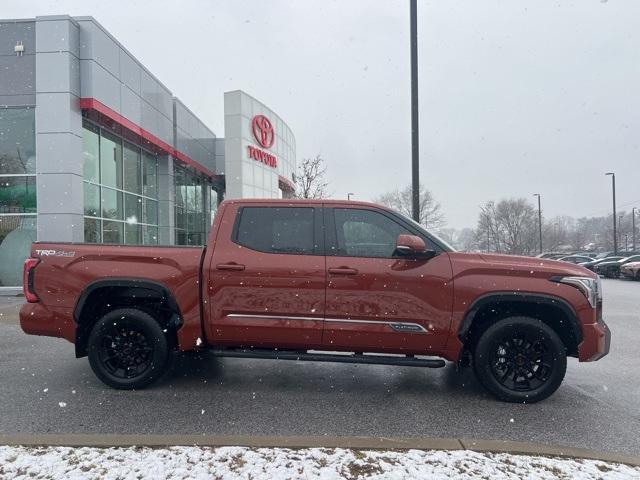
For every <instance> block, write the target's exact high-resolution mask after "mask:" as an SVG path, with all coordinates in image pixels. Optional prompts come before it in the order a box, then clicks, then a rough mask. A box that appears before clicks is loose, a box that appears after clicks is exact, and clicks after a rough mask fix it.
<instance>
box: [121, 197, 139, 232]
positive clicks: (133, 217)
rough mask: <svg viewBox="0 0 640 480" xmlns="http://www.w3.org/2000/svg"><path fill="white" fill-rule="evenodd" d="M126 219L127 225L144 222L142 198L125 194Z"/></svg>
mask: <svg viewBox="0 0 640 480" xmlns="http://www.w3.org/2000/svg"><path fill="white" fill-rule="evenodd" d="M124 197H125V200H124V219H125V221H126V222H127V223H131V224H133V223H140V222H141V221H142V197H138V196H136V195H130V194H128V193H127V194H125V196H124Z"/></svg>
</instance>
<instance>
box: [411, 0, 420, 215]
mask: <svg viewBox="0 0 640 480" xmlns="http://www.w3.org/2000/svg"><path fill="white" fill-rule="evenodd" d="M409 44H410V54H411V55H410V56H411V215H412V216H413V219H414V220H415V221H416V222H419V221H420V180H419V179H420V146H419V145H420V133H419V130H418V1H417V0H409Z"/></svg>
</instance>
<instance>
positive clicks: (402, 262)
mask: <svg viewBox="0 0 640 480" xmlns="http://www.w3.org/2000/svg"><path fill="white" fill-rule="evenodd" d="M325 223H326V225H327V305H326V315H325V329H324V335H323V343H324V345H325V348H327V347H333V348H336V349H337V350H349V351H369V352H374V351H378V352H389V353H391V352H397V353H402V352H404V351H414V352H420V351H424V352H425V354H428V351H430V350H437V349H440V348H442V347H444V345H445V343H446V340H447V337H448V334H449V325H450V321H451V305H452V295H453V285H452V282H451V274H452V271H451V263H450V260H449V256H448V255H447V253H446V252H444V251H440V253H439V255H437V256H436V257H434V258H431V259H430V260H417V259H406V258H401V257H396V256H394V252H395V247H396V239H397V237H398V235H399V234H412V235H415V234H417V233H419V231H417V230H413V228H412V227H411V226H410V225H408V224H406V223H405V222H404V221H402V220H401V219H398V218H396V217H395V216H394V215H392V214H390V213H389V214H387V213H386V212H385V213H382V212H381V211H379V210H375V209H368V208H366V207H359V206H358V207H353V208H350V207H349V208H342V207H340V208H326V210H325ZM421 236H422V238H424V239H425V242H426V243H427V246H428V248H433V249H438V250H441V249H439V247H438V246H437V245H435V244H434V243H433V242H432V241H431V240H430V239H429V238H428V237H426V236H425V235H424V234H422V235H421Z"/></svg>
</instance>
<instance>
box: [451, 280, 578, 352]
mask: <svg viewBox="0 0 640 480" xmlns="http://www.w3.org/2000/svg"><path fill="white" fill-rule="evenodd" d="M500 302H504V303H507V302H508V303H522V304H527V303H529V304H532V303H535V304H537V305H540V304H543V305H551V306H553V307H555V308H559V309H560V310H562V312H563V313H564V314H565V315H566V317H567V318H568V319H569V326H570V327H571V330H572V332H573V335H574V336H575V339H576V342H577V344H578V345H579V344H580V342H582V328H581V326H580V320H579V319H578V314H577V313H576V311H575V310H574V309H573V307H572V306H571V305H570V304H569V303H568V302H567V301H565V300H563V299H562V298H560V297H556V296H553V295H547V294H543V293H527V292H494V293H487V294H485V295H482V296H480V297H478V298H477V299H476V300H474V301H473V303H472V304H471V306H470V307H469V309H468V310H467V312H466V313H465V315H464V319H463V321H462V324H461V325H460V329H459V330H458V338H459V339H460V341H461V342H462V343H465V341H466V339H467V335H468V334H469V330H470V329H471V325H472V324H473V321H474V319H475V317H476V315H477V314H478V312H479V311H480V310H481V309H482V308H483V307H485V306H486V305H488V304H490V303H500Z"/></svg>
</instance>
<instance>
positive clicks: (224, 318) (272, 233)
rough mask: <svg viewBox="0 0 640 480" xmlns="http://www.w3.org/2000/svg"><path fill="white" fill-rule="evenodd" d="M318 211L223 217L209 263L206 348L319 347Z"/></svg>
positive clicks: (230, 212) (259, 209) (231, 210)
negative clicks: (213, 346) (208, 344)
mask: <svg viewBox="0 0 640 480" xmlns="http://www.w3.org/2000/svg"><path fill="white" fill-rule="evenodd" d="M322 222H323V219H322V210H321V207H320V205H314V204H308V205H306V204H305V205H304V206H296V207H273V206H265V205H264V204H262V205H261V204H260V203H259V202H256V204H255V205H254V204H247V203H243V204H242V205H230V206H229V207H227V208H226V209H225V211H224V218H223V219H222V222H221V226H220V231H219V232H218V236H217V239H216V242H215V246H214V251H213V254H212V256H211V263H210V265H209V272H210V273H209V285H208V289H207V290H208V292H209V296H208V297H209V298H208V301H209V302H210V305H211V308H210V312H211V319H210V322H209V325H208V332H207V333H208V335H207V338H208V341H209V342H210V343H212V344H213V345H228V346H242V347H248V348H250V347H265V348H273V347H280V348H298V347H303V348H312V347H314V346H320V345H321V339H322V326H323V316H324V310H325V286H326V278H325V277H326V267H325V257H324V255H323V245H322V241H323V238H322Z"/></svg>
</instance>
